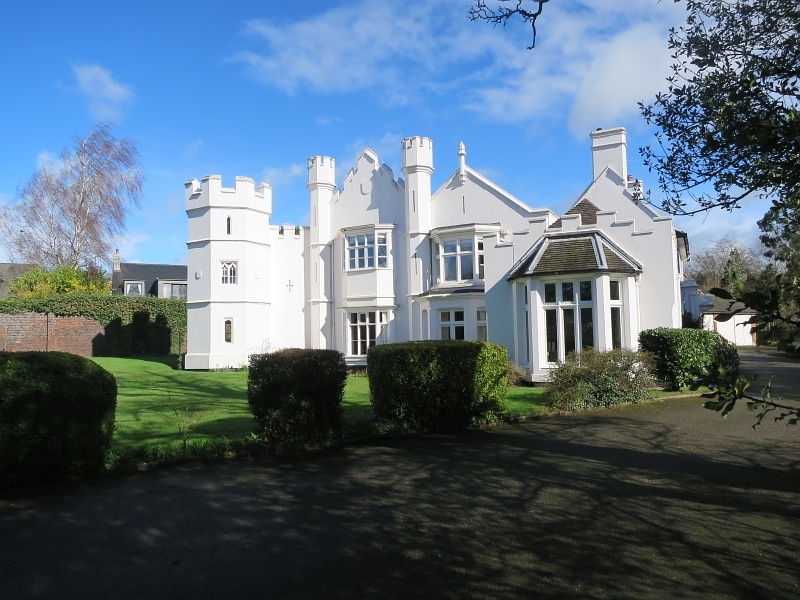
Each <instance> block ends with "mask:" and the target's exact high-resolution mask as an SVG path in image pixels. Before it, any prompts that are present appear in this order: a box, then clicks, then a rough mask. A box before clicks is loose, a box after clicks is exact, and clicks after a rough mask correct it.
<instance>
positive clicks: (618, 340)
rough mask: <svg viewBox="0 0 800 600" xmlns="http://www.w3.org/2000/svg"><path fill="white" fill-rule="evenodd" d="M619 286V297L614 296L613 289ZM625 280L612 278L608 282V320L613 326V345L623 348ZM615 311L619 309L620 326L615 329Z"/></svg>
mask: <svg viewBox="0 0 800 600" xmlns="http://www.w3.org/2000/svg"><path fill="white" fill-rule="evenodd" d="M615 284H616V287H617V292H618V293H617V297H616V298H614V297H613V294H612V289H613V288H614V287H615ZM624 297H625V282H624V281H622V280H621V279H610V280H609V284H608V307H609V308H608V322H609V324H610V326H611V347H612V348H614V349H616V348H622V347H623V346H624V345H625V303H624V302H623V298H624ZM614 311H619V319H618V322H617V325H618V326H619V328H618V329H617V330H616V331H615V330H614V318H613V314H614Z"/></svg>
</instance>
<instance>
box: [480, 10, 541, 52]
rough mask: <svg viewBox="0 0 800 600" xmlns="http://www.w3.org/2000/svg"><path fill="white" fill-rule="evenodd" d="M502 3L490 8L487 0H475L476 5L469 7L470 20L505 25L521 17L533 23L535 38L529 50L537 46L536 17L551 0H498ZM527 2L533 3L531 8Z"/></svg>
mask: <svg viewBox="0 0 800 600" xmlns="http://www.w3.org/2000/svg"><path fill="white" fill-rule="evenodd" d="M497 2H498V3H500V4H499V5H498V6H497V7H495V8H490V7H489V6H488V5H487V3H486V0H475V6H473V7H472V8H470V9H469V18H470V21H486V22H487V23H491V24H492V25H502V26H503V27H505V26H506V25H507V24H508V21H509V20H510V19H512V18H516V17H520V18H522V20H523V21H527V22H528V23H530V24H531V30H532V31H533V40H532V42H531V45H530V46H528V50H532V49H533V48H535V47H536V19H538V18H539V15H541V14H542V9H543V8H544V5H545V4H547V3H548V2H550V0H497ZM505 3H511V4H514V8H509V7H507V6H504V5H503V4H505ZM527 4H532V5H534V7H531V9H530V10H529V9H528V8H525V7H526V5H527Z"/></svg>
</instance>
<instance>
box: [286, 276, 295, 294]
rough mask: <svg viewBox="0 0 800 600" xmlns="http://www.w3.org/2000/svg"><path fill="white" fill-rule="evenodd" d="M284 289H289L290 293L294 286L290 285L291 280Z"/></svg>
mask: <svg viewBox="0 0 800 600" xmlns="http://www.w3.org/2000/svg"><path fill="white" fill-rule="evenodd" d="M286 287H287V288H288V289H289V291H290V292H291V291H292V288H293V287H294V286H293V285H292V280H291V279H290V280H289V283H287V284H286Z"/></svg>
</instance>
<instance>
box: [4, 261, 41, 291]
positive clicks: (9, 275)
mask: <svg viewBox="0 0 800 600" xmlns="http://www.w3.org/2000/svg"><path fill="white" fill-rule="evenodd" d="M33 268H35V265H29V264H22V263H0V300H2V299H4V298H8V287H9V286H10V285H11V282H12V281H14V280H15V279H16V278H17V277H19V276H20V275H24V274H25V273H27V272H28V271H30V270H31V269H33Z"/></svg>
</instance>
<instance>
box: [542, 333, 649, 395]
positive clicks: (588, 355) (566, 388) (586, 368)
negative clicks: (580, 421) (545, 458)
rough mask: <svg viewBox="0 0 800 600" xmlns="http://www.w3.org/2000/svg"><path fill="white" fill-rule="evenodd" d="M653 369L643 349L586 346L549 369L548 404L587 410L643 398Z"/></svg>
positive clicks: (646, 392)
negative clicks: (605, 349) (606, 348)
mask: <svg viewBox="0 0 800 600" xmlns="http://www.w3.org/2000/svg"><path fill="white" fill-rule="evenodd" d="M651 370H652V362H651V357H650V355H649V354H647V353H645V352H641V351H638V352H637V351H634V350H628V349H624V348H622V349H616V350H611V351H610V352H599V351H597V350H593V349H591V348H586V349H584V350H582V351H581V352H580V353H575V352H573V353H571V354H570V355H569V356H567V359H566V360H565V361H564V362H563V363H561V364H560V365H559V366H558V367H557V368H555V369H553V370H552V371H551V372H550V375H549V378H548V390H547V401H548V405H550V406H551V407H553V408H556V409H559V410H585V409H589V408H601V407H609V406H614V405H616V404H637V403H639V402H644V401H645V400H647V399H649V397H650V395H649V393H648V390H649V388H650V387H651V385H652V383H653V379H652V375H651Z"/></svg>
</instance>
